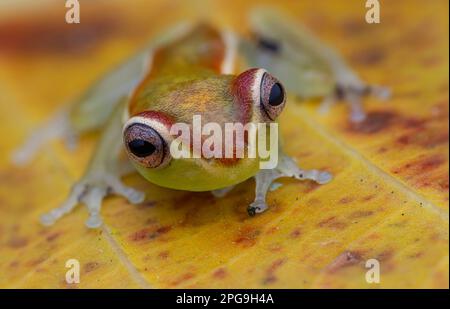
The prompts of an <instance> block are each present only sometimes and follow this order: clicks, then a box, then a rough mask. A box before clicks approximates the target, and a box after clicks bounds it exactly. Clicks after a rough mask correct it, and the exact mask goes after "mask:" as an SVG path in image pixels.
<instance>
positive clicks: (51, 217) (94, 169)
mask: <svg viewBox="0 0 450 309" xmlns="http://www.w3.org/2000/svg"><path fill="white" fill-rule="evenodd" d="M124 106H125V102H123V103H121V104H119V105H118V106H117V107H116V109H115V110H114V112H113V114H112V116H111V118H110V120H109V121H108V122H107V124H106V126H105V128H104V129H103V132H102V136H101V138H100V141H99V144H98V146H97V149H96V151H95V153H94V155H93V157H92V160H91V162H90V163H89V166H88V168H87V170H86V172H85V174H84V176H83V177H82V178H81V180H79V181H78V182H77V183H76V184H74V185H73V186H72V189H71V192H70V194H69V197H68V198H67V199H66V201H65V202H64V203H63V204H62V205H61V206H60V207H58V208H55V209H53V210H51V211H50V212H48V213H47V214H44V215H43V216H42V217H41V222H42V223H43V224H44V225H51V224H53V223H54V222H55V221H56V220H58V219H59V218H61V217H62V216H63V215H65V214H67V213H69V212H71V211H72V210H73V209H74V208H75V206H76V205H77V204H78V203H83V204H85V205H86V206H87V208H88V211H89V219H88V220H87V221H86V226H87V227H90V228H96V227H99V226H100V225H101V223H102V221H101V217H100V208H101V204H102V200H103V199H104V198H105V197H106V196H108V195H110V194H117V195H121V196H123V197H125V198H127V199H128V201H130V202H131V203H133V204H135V203H140V202H142V201H143V200H144V197H145V196H144V194H143V193H142V192H139V191H137V190H135V189H132V188H130V187H127V186H125V185H124V184H123V183H122V181H121V180H120V177H121V176H122V175H121V174H122V173H123V171H125V169H124V168H123V164H124V163H123V162H121V161H120V156H119V154H120V151H121V149H122V137H121V135H122V134H121V133H122V122H121V117H122V114H123V108H124Z"/></svg>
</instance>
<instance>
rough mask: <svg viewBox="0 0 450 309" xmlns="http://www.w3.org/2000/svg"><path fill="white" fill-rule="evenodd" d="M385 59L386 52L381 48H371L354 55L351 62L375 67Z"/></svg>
mask: <svg viewBox="0 0 450 309" xmlns="http://www.w3.org/2000/svg"><path fill="white" fill-rule="evenodd" d="M384 57H385V52H384V50H383V49H381V48H379V47H370V48H367V49H364V50H362V51H358V52H357V53H355V54H353V56H352V57H351V61H352V62H354V63H355V64H360V65H375V64H378V63H379V62H381V60H383V58H384Z"/></svg>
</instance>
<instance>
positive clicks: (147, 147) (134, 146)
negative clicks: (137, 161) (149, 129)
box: [128, 139, 156, 158]
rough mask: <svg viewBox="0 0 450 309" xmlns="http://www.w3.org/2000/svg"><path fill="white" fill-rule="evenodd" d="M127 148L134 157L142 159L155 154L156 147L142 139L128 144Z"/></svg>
mask: <svg viewBox="0 0 450 309" xmlns="http://www.w3.org/2000/svg"><path fill="white" fill-rule="evenodd" d="M128 148H129V149H130V151H131V153H132V154H134V155H135V156H136V157H139V158H144V157H147V156H149V155H151V154H152V153H154V152H155V150H156V147H155V146H154V145H153V144H150V143H149V142H147V141H144V140H143V139H135V140H132V141H131V142H129V143H128Z"/></svg>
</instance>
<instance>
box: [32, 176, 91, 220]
mask: <svg viewBox="0 0 450 309" xmlns="http://www.w3.org/2000/svg"><path fill="white" fill-rule="evenodd" d="M85 190H86V186H85V184H83V183H77V184H75V185H74V186H73V187H72V190H71V192H70V195H69V197H68V198H67V199H66V201H65V202H64V203H63V204H62V205H61V206H60V207H58V208H55V209H52V210H51V211H49V212H48V213H46V214H43V215H42V216H41V218H40V221H41V223H42V224H43V225H45V226H49V225H52V224H54V223H55V222H56V221H57V220H58V219H59V218H61V217H62V216H64V215H65V214H67V213H69V212H71V211H72V210H73V209H74V208H75V206H76V205H77V204H78V202H79V200H80V198H81V196H82V195H83V194H84V192H85Z"/></svg>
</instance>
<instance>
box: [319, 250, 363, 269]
mask: <svg viewBox="0 0 450 309" xmlns="http://www.w3.org/2000/svg"><path fill="white" fill-rule="evenodd" d="M360 261H361V255H360V254H359V253H358V252H352V251H345V252H344V253H342V254H341V255H339V256H338V257H337V258H336V259H334V261H333V262H331V264H330V265H329V266H328V267H327V270H328V271H329V272H331V273H334V272H336V271H338V270H340V269H342V268H344V267H349V266H353V265H356V264H358V263H359V262H360Z"/></svg>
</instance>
